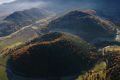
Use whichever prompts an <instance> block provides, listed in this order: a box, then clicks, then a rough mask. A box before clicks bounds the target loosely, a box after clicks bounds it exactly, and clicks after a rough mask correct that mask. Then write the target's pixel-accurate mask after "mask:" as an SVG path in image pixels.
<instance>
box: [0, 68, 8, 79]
mask: <svg viewBox="0 0 120 80" xmlns="http://www.w3.org/2000/svg"><path fill="white" fill-rule="evenodd" d="M0 80H8V79H7V74H6V69H5V67H3V66H0Z"/></svg>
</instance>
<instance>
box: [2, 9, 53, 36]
mask: <svg viewBox="0 0 120 80" xmlns="http://www.w3.org/2000/svg"><path fill="white" fill-rule="evenodd" d="M49 15H51V13H50V12H48V11H47V10H42V9H41V10H40V9H37V8H32V9H29V10H24V11H17V12H14V13H13V14H11V15H9V16H7V17H6V18H5V19H4V20H2V21H1V22H0V36H6V35H9V34H11V33H13V32H15V31H17V30H19V29H21V28H22V27H25V26H28V25H30V24H32V23H35V22H36V21H37V20H41V19H43V18H46V17H48V16H49Z"/></svg>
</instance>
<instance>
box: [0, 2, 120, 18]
mask: <svg viewBox="0 0 120 80" xmlns="http://www.w3.org/2000/svg"><path fill="white" fill-rule="evenodd" d="M118 3H120V0H0V16H4V15H7V14H10V13H12V12H15V11H19V10H24V9H29V8H36V7H39V8H47V9H51V10H56V11H62V10H67V9H68V10H69V9H75V8H78V9H79V8H80V9H95V8H99V9H100V8H101V9H104V8H106V7H107V8H109V9H111V8H112V9H113V8H114V9H115V8H116V5H117V4H118ZM118 5H119V4H118ZM117 7H118V8H119V6H117Z"/></svg>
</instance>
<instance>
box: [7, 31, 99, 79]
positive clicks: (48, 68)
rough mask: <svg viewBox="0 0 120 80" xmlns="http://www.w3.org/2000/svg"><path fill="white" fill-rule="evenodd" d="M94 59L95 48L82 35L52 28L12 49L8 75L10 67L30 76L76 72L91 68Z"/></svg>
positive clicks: (96, 58) (64, 75)
mask: <svg viewBox="0 0 120 80" xmlns="http://www.w3.org/2000/svg"><path fill="white" fill-rule="evenodd" d="M97 60H98V57H97V55H96V50H95V48H94V47H92V46H90V45H89V44H88V43H86V42H85V41H83V40H82V39H80V38H78V37H77V36H74V35H71V34H68V33H57V32H54V33H48V34H45V35H43V36H42V37H41V38H37V39H34V40H32V41H31V42H29V43H27V44H26V45H23V46H21V47H20V48H18V49H16V50H14V51H13V53H12V54H11V55H10V58H9V59H8V70H7V71H8V75H9V76H10V74H9V73H10V71H11V72H12V73H13V74H15V75H19V76H23V77H30V78H51V77H52V78H55V77H57V78H60V77H66V76H77V75H79V74H81V73H82V72H84V71H87V70H89V69H90V68H92V67H93V66H94V64H95V63H96V62H97ZM57 80H58V79H57ZM69 80H70V79H69Z"/></svg>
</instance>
